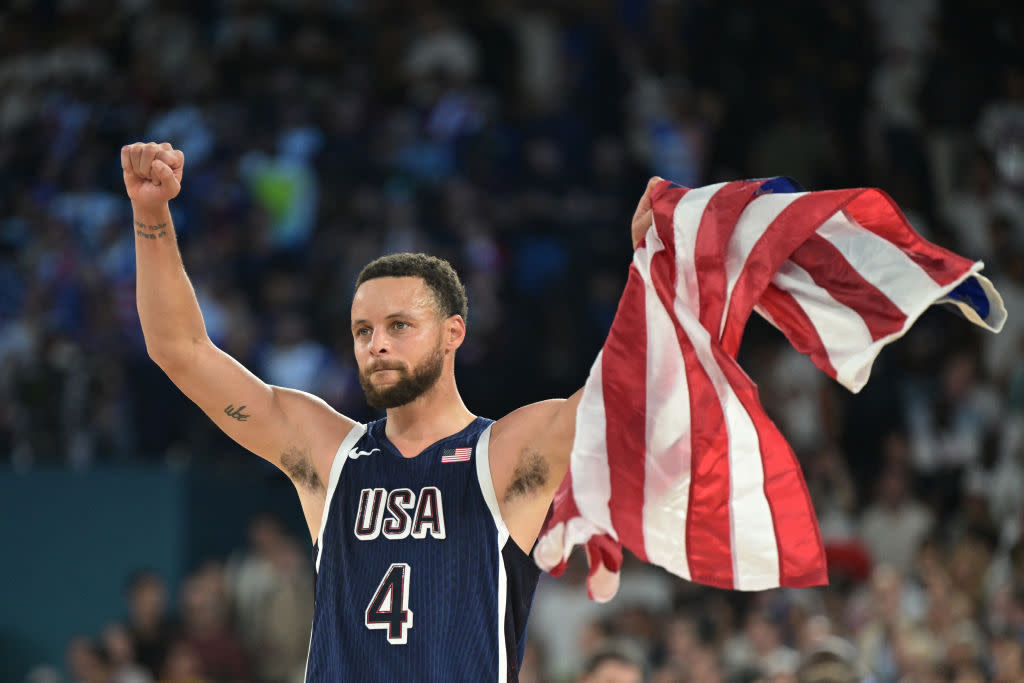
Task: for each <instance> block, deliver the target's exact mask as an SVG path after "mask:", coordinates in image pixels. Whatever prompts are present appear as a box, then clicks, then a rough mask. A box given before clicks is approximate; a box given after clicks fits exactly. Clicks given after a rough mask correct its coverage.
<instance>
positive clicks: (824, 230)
mask: <svg viewBox="0 0 1024 683" xmlns="http://www.w3.org/2000/svg"><path fill="white" fill-rule="evenodd" d="M818 234H819V235H820V236H821V237H824V238H825V239H826V240H828V241H829V243H830V244H832V246H833V247H835V248H836V249H838V250H839V252H840V253H841V254H842V255H843V256H844V257H845V258H846V260H847V261H848V262H849V264H850V265H851V266H853V268H854V270H856V271H857V272H858V273H859V274H860V276H861V277H862V278H864V279H865V280H867V281H868V282H870V283H871V284H873V285H874V286H875V287H877V288H878V289H879V290H881V292H882V294H885V295H886V296H887V297H889V300H890V301H892V302H893V303H894V304H896V305H897V306H898V307H899V309H900V310H901V311H903V312H904V313H906V314H910V313H911V312H912V311H913V310H915V308H918V307H920V304H921V302H922V301H927V302H928V305H931V303H932V302H933V301H935V299H937V298H938V297H939V296H940V293H941V290H942V287H941V286H940V285H939V283H937V282H936V281H935V280H933V279H932V278H931V277H930V276H929V275H928V273H927V272H925V270H924V269H923V268H921V266H919V265H917V264H916V263H915V262H914V260H913V259H912V258H910V257H909V256H907V255H906V254H905V253H903V250H901V249H900V248H899V247H897V246H896V245H895V244H893V243H892V242H890V241H888V240H886V239H884V238H882V237H879V236H878V235H876V234H875V233H873V232H871V231H870V230H868V229H867V228H865V227H864V226H862V225H861V224H860V223H858V222H857V221H855V220H854V219H853V217H852V216H849V215H848V214H847V213H846V212H845V211H839V212H837V213H836V214H835V215H833V216H832V217H831V218H829V219H828V220H827V221H825V223H823V224H822V226H821V227H820V228H818Z"/></svg>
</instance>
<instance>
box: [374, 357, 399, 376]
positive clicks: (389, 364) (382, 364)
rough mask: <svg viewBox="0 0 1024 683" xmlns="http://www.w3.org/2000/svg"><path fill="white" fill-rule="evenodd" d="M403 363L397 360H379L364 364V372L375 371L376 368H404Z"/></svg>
mask: <svg viewBox="0 0 1024 683" xmlns="http://www.w3.org/2000/svg"><path fill="white" fill-rule="evenodd" d="M404 369H405V364H404V363H401V362H399V361H387V360H381V361H377V362H376V363H372V364H370V365H367V366H366V374H370V373H371V372H377V371H378V370H404Z"/></svg>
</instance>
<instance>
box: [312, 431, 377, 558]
mask: <svg viewBox="0 0 1024 683" xmlns="http://www.w3.org/2000/svg"><path fill="white" fill-rule="evenodd" d="M365 433H366V425H364V424H361V423H359V422H357V423H355V424H354V425H352V429H350V430H349V432H348V434H347V435H346V436H345V438H344V439H342V440H341V445H340V446H338V450H337V451H336V452H335V453H334V462H332V463H331V478H330V479H329V480H328V483H327V498H326V499H325V500H324V514H323V516H322V517H321V518H320V533H319V534H317V537H316V548H317V551H316V571H317V573H319V572H320V556H321V555H323V552H324V529H326V528H327V518H328V514H329V513H330V511H331V500H332V499H333V498H334V491H335V489H337V488H338V480H339V479H341V469H342V468H343V467H344V466H345V461H346V460H348V452H349V451H350V450H352V447H353V446H355V445H356V442H358V441H359V439H361V438H363V434H365Z"/></svg>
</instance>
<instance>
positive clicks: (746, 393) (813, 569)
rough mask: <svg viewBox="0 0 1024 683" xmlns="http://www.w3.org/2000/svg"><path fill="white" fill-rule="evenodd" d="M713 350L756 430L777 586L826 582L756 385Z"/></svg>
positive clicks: (797, 474) (802, 488) (810, 524)
mask: <svg viewBox="0 0 1024 683" xmlns="http://www.w3.org/2000/svg"><path fill="white" fill-rule="evenodd" d="M712 351H714V354H715V358H716V359H717V360H718V365H719V367H721V368H722V371H723V372H724V373H725V376H726V378H727V379H728V380H729V384H731V385H732V388H733V391H735V392H736V396H737V397H738V398H739V400H740V403H742V404H743V409H744V410H745V411H746V412H747V414H748V415H749V416H750V418H751V420H753V422H754V429H755V430H757V440H758V442H759V445H760V450H761V469H762V472H763V474H764V494H765V497H766V498H767V499H768V507H769V508H770V509H771V513H772V526H773V527H774V529H775V542H776V547H777V548H778V559H779V585H780V586H789V587H791V588H794V587H802V586H819V585H822V584H826V583H828V576H827V572H826V570H825V559H824V558H825V548H824V546H823V545H822V542H821V532H820V531H819V530H818V521H817V517H816V516H815V514H814V506H813V505H811V496H810V494H809V493H808V491H807V485H806V483H804V478H803V474H802V473H801V471H800V465H799V463H798V462H797V460H796V456H795V455H794V454H793V450H792V449H791V448H790V447H789V444H788V443H786V440H785V439H784V438H783V437H782V434H781V433H780V432H779V429H778V427H776V426H775V423H774V422H772V421H771V419H769V417H768V416H767V415H766V414H765V412H764V409H763V408H762V407H761V401H760V399H759V398H758V395H757V387H756V385H755V384H754V383H753V382H752V381H751V379H750V378H749V377H748V376H747V374H746V373H745V372H743V369H742V368H740V366H739V365H737V364H736V361H735V360H733V359H732V358H730V357H729V356H728V355H726V353H725V351H724V350H722V348H721V347H718V346H714V345H712ZM724 587H726V588H728V587H730V586H724Z"/></svg>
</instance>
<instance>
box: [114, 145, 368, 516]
mask: <svg viewBox="0 0 1024 683" xmlns="http://www.w3.org/2000/svg"><path fill="white" fill-rule="evenodd" d="M121 166H122V169H123V171H124V180H125V187H126V189H127V190H128V196H129V197H130V198H131V200H132V209H133V213H134V231H135V252H136V264H137V268H136V270H137V284H136V297H137V303H138V309H139V319H140V320H141V322H142V331H143V335H144V336H145V339H146V350H147V352H148V353H149V355H150V357H151V358H152V359H153V360H154V361H155V362H156V363H157V364H158V365H159V366H160V367H161V369H163V370H164V372H166V373H167V376H168V377H169V378H170V379H171V381H173V382H174V383H175V384H176V385H177V386H178V388H179V389H181V391H182V392H184V394H185V395H186V396H188V397H189V398H190V399H191V400H192V401H194V402H195V403H196V405H198V406H199V407H200V408H201V409H202V410H203V412H205V413H206V414H207V415H208V416H209V417H210V419H212V420H213V421H214V423H215V424H216V425H217V426H218V427H220V428H221V429H222V430H223V431H224V432H225V433H226V434H227V435H228V436H230V437H231V438H232V439H234V440H235V441H236V442H238V443H239V444H241V445H242V446H243V447H245V448H247V449H248V450H250V451H252V452H253V453H255V454H257V455H259V456H260V457H263V458H265V459H266V460H269V461H270V462H272V463H274V464H275V465H277V466H278V467H279V468H280V469H281V470H282V471H284V472H285V473H286V474H287V475H288V476H289V478H291V480H292V482H293V483H294V484H295V487H296V489H297V490H298V492H299V497H300V499H301V500H302V504H303V510H304V512H305V513H306V518H307V522H308V523H309V525H310V531H311V533H313V534H315V533H317V531H318V528H319V523H320V511H322V507H323V498H324V495H325V493H326V486H327V478H328V475H329V472H330V467H331V462H332V460H333V456H334V451H335V449H336V448H337V447H338V444H339V443H341V441H342V439H344V437H345V436H346V435H347V434H348V432H349V431H350V430H351V428H352V426H353V425H354V422H352V421H351V420H349V419H348V418H346V417H343V416H342V415H340V414H338V413H337V412H336V411H334V410H333V409H332V408H331V407H330V406H328V405H327V404H326V403H325V402H324V401H322V400H320V399H318V398H316V397H314V396H311V395H309V394H306V393H303V392H300V391H295V390H292V389H284V388H281V387H274V386H271V385H268V384H266V383H264V382H263V381H261V380H260V379H259V378H258V377H256V376H255V375H253V374H252V373H251V372H249V371H248V370H246V369H245V368H244V367H243V366H242V365H241V364H240V363H238V362H237V361H236V360H235V359H234V358H232V357H231V356H229V355H228V354H226V353H224V352H223V351H221V350H220V349H219V348H217V347H216V346H215V345H214V344H213V343H212V342H211V341H210V338H209V336H208V335H207V333H206V325H205V324H204V322H203V316H202V312H201V311H200V309H199V304H198V302H197V300H196V296H195V292H194V290H193V288H192V284H191V283H190V282H189V279H188V276H187V275H186V274H185V268H184V266H183V264H182V260H181V254H180V252H179V250H178V246H177V240H176V238H175V233H174V225H173V223H172V221H171V215H170V210H169V208H168V201H169V200H170V199H172V198H173V197H175V196H176V195H177V194H178V191H179V190H180V183H181V173H182V170H183V166H184V156H183V155H182V154H181V152H180V151H177V150H174V149H172V148H171V146H170V145H168V144H167V143H163V144H162V145H156V144H154V143H148V144H143V143H136V144H134V145H129V146H127V147H125V148H123V149H122V150H121Z"/></svg>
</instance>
